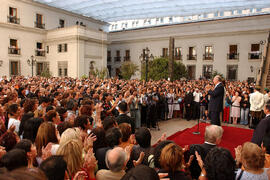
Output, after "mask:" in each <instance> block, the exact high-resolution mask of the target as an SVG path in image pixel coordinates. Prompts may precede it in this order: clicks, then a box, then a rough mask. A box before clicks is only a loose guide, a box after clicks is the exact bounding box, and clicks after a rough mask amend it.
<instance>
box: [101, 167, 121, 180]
mask: <svg viewBox="0 0 270 180" xmlns="http://www.w3.org/2000/svg"><path fill="white" fill-rule="evenodd" d="M125 174H126V172H125V171H124V170H121V171H119V172H112V171H110V170H107V169H101V170H99V171H98V172H97V174H96V179H97V180H108V179H110V180H120V179H121V178H122V177H123V176H124V175H125Z"/></svg>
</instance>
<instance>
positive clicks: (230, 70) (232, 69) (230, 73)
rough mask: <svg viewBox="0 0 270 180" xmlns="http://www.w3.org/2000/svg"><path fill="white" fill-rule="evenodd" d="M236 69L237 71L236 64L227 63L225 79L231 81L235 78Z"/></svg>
mask: <svg viewBox="0 0 270 180" xmlns="http://www.w3.org/2000/svg"><path fill="white" fill-rule="evenodd" d="M237 71H238V66H237V65H228V66H227V79H228V80H231V81H235V80H237Z"/></svg>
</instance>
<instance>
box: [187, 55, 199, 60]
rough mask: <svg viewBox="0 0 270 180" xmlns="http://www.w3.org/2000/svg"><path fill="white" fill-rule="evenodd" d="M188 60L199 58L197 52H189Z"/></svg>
mask: <svg viewBox="0 0 270 180" xmlns="http://www.w3.org/2000/svg"><path fill="white" fill-rule="evenodd" d="M187 60H197V54H193V55H192V54H188V55H187Z"/></svg>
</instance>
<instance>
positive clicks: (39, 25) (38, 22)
mask: <svg viewBox="0 0 270 180" xmlns="http://www.w3.org/2000/svg"><path fill="white" fill-rule="evenodd" d="M35 24H36V27H37V28H40V29H45V24H43V15H41V14H36V22H35Z"/></svg>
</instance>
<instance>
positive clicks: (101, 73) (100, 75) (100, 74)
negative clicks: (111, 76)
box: [93, 68, 108, 79]
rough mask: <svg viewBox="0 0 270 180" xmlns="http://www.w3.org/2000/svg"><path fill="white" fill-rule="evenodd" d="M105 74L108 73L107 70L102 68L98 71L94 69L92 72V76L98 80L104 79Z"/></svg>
mask: <svg viewBox="0 0 270 180" xmlns="http://www.w3.org/2000/svg"><path fill="white" fill-rule="evenodd" d="M107 72H108V69H107V68H102V69H100V70H99V69H97V68H96V70H95V71H94V72H93V75H94V76H95V77H98V78H100V79H104V78H106V77H107Z"/></svg>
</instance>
